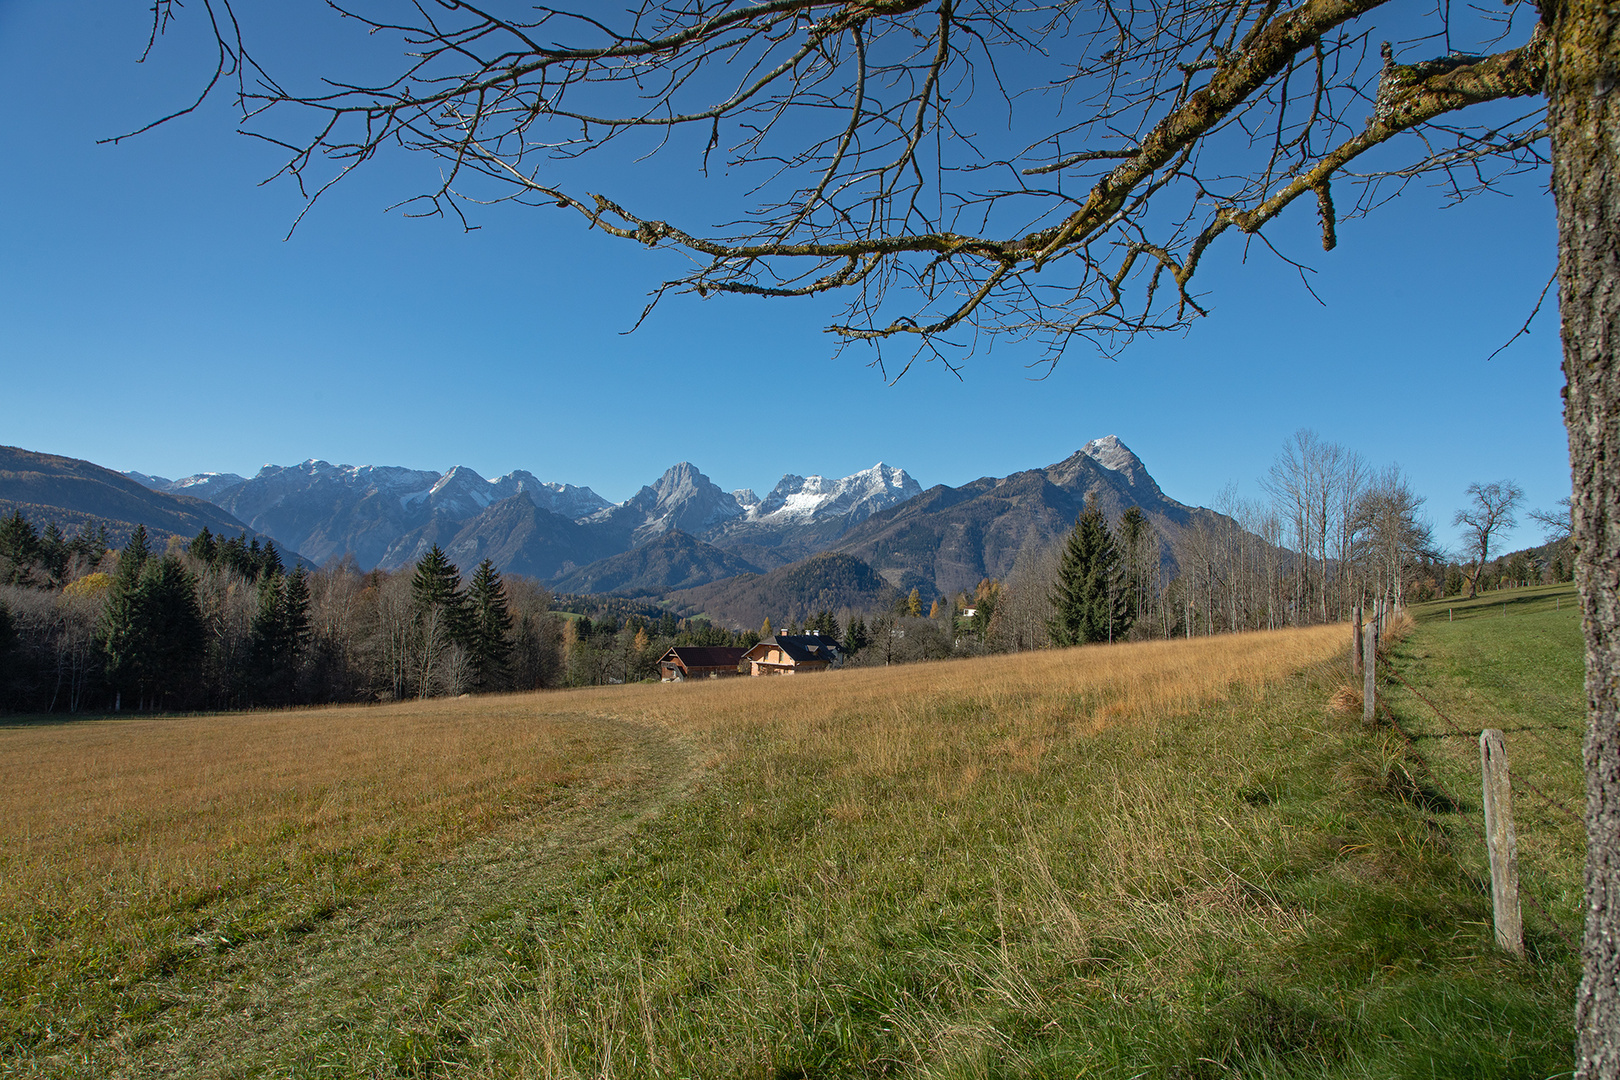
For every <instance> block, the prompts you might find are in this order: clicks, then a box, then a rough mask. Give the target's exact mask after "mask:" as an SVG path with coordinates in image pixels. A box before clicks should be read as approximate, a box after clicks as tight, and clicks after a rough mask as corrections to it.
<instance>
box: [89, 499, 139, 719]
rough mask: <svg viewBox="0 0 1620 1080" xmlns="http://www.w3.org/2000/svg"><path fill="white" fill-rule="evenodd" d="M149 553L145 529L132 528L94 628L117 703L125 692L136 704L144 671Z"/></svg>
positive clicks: (120, 701) (121, 699)
mask: <svg viewBox="0 0 1620 1080" xmlns="http://www.w3.org/2000/svg"><path fill="white" fill-rule="evenodd" d="M151 554H152V553H151V549H150V548H149V547H148V546H147V542H146V526H144V525H137V526H135V531H134V532H133V533H131V534H130V537H129V542H128V543H127V544H125V545H124V549H123V551H121V552H120V553H119V555H118V568H117V570H115V571H114V573H113V580H112V584H111V585H110V586H109V587H108V589H107V599H106V602H105V603H104V604H103V605H102V608H101V621H100V623H99V624H98V625H97V627H96V638H97V641H98V643H99V644H100V646H101V650H102V653H103V656H104V660H105V669H106V673H107V681H108V683H110V684H111V687H112V690H113V693H114V694H115V695H116V697H115V701H116V702H117V703H119V704H121V703H122V701H123V695H124V694H125V693H128V694H129V695H130V696H131V698H133V699H134V700H135V703H136V704H137V705H138V704H139V698H138V697H137V695H138V693H139V692H140V689H141V685H142V682H143V678H144V670H145V669H144V661H145V652H144V649H143V646H144V644H145V642H146V641H147V640H148V638H149V636H150V628H149V627H148V626H147V622H146V619H147V609H146V605H145V603H144V597H143V595H142V590H141V570H142V569H143V568H144V567H145V566H146V564H147V562H148V561H149V560H150V559H151Z"/></svg>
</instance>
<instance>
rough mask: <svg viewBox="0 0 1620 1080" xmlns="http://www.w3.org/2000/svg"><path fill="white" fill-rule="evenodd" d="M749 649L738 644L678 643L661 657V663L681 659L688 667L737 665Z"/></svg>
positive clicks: (682, 663) (684, 665) (682, 664)
mask: <svg viewBox="0 0 1620 1080" xmlns="http://www.w3.org/2000/svg"><path fill="white" fill-rule="evenodd" d="M747 651H748V650H747V649H743V648H739V647H737V646H736V645H676V646H674V647H672V648H671V649H670V650H669V652H667V653H665V654H664V655H663V656H661V657H659V659H658V662H659V663H660V664H663V663H668V662H669V661H671V660H679V661H680V662H681V666H682V667H685V668H687V669H691V668H700V667H718V668H723V667H736V666H737V665H738V664H740V663H742V658H743V654H744V653H746V652H747Z"/></svg>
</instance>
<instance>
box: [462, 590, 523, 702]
mask: <svg viewBox="0 0 1620 1080" xmlns="http://www.w3.org/2000/svg"><path fill="white" fill-rule="evenodd" d="M467 603H468V606H469V608H470V609H471V610H470V611H469V616H470V634H469V637H470V640H471V652H472V657H473V667H474V670H475V672H476V675H475V678H476V681H477V685H478V686H480V687H483V688H486V689H488V688H491V687H499V686H504V685H505V684H506V676H507V670H506V665H507V660H508V658H509V657H510V656H511V654H512V642H511V640H510V637H509V635H510V634H511V630H512V615H511V613H510V611H509V610H508V609H507V606H506V586H505V585H504V584H503V583H502V581H501V575H500V572H499V571H497V570H496V569H495V564H494V563H493V562H491V561H490V560H489V559H485V560H484V561H483V562H481V563H479V564H478V569H477V570H476V571H475V572H474V573H473V579H472V584H471V585H470V586H469V587H468V590H467Z"/></svg>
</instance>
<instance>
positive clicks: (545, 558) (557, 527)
mask: <svg viewBox="0 0 1620 1080" xmlns="http://www.w3.org/2000/svg"><path fill="white" fill-rule="evenodd" d="M434 544H438V545H439V546H440V547H441V548H443V549H444V553H445V554H446V555H448V556H449V557H450V561H451V562H454V563H455V564H456V565H457V566H459V567H461V569H462V570H463V571H464V572H465V573H467V574H470V573H471V571H472V568H473V567H474V566H477V565H478V563H479V562H481V561H482V560H484V559H489V560H491V561H492V562H494V564H495V566H496V568H497V569H499V570H500V571H501V573H503V574H526V575H528V576H530V577H535V578H540V579H541V580H548V579H550V578H553V577H555V576H557V575H558V574H566V573H568V572H569V571H571V570H573V569H575V568H576V567H579V566H584V565H585V564H587V563H593V562H596V561H598V560H600V559H602V558H603V557H604V556H606V555H608V554H609V553H610V549H609V548H607V547H606V546H604V544H603V540H602V537H601V535H600V534H598V533H596V532H594V531H592V530H591V529H588V528H586V527H585V526H583V525H580V524H579V523H578V522H575V521H572V520H570V519H568V518H566V517H564V516H563V515H561V514H557V513H553V512H552V511H550V510H547V509H546V508H545V507H542V506H536V505H535V504H534V501H533V499H532V498H531V496H530V494H529V493H528V492H519V493H518V494H516V495H513V496H511V497H510V498H506V499H502V500H501V501H500V502H498V503H495V504H493V505H491V506H489V507H488V508H487V509H485V510H483V511H482V512H481V513H479V514H478V515H477V516H475V517H472V518H469V519H467V520H465V521H456V520H453V519H452V518H450V517H449V516H447V515H443V514H439V515H435V516H433V517H431V518H429V519H428V521H427V522H426V523H425V524H423V525H420V526H418V527H417V528H415V529H413V530H411V531H410V532H408V533H406V534H405V535H403V536H401V537H399V538H398V539H396V540H395V541H394V542H393V543H392V544H390V545H389V547H388V548H387V549H386V550H385V551H384V552H383V553H382V555H381V556H380V557H379V558H378V560H377V563H378V565H380V566H383V567H385V568H387V569H397V568H399V567H403V566H409V565H411V564H412V563H414V562H416V560H418V559H420V558H421V557H422V556H423V555H426V554H427V552H428V549H429V548H430V547H432V546H433V545H434Z"/></svg>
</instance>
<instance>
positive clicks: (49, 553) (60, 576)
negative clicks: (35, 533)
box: [39, 521, 69, 585]
mask: <svg viewBox="0 0 1620 1080" xmlns="http://www.w3.org/2000/svg"><path fill="white" fill-rule="evenodd" d="M68 557H69V556H68V543H67V537H65V536H63V535H62V530H61V529H60V528H58V527H57V525H56V522H54V521H52V522H49V523H48V524H47V525H46V526H45V531H44V532H42V533H40V536H39V563H40V565H41V566H43V567H44V568H45V572H46V573H47V574H49V575H50V578H51V581H52V583H53V584H56V585H61V584H62V583H63V582H64V580H65V579H66V578H67V565H68Z"/></svg>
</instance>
